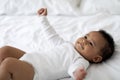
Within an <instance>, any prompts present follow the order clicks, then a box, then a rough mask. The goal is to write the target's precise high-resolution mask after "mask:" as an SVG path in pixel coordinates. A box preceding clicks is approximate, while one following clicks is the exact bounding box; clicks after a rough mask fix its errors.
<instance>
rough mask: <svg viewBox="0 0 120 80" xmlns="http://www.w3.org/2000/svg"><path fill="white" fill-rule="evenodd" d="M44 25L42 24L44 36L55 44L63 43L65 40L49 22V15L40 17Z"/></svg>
mask: <svg viewBox="0 0 120 80" xmlns="http://www.w3.org/2000/svg"><path fill="white" fill-rule="evenodd" d="M39 18H40V19H39V20H40V21H41V23H42V25H41V29H42V34H43V36H44V38H46V39H47V40H48V41H49V43H50V44H51V45H53V46H56V45H59V44H62V43H63V42H65V41H64V40H63V38H61V37H60V36H59V35H58V34H57V33H56V31H55V30H54V28H53V27H52V26H51V25H50V24H49V22H48V20H47V17H46V16H40V17H39Z"/></svg>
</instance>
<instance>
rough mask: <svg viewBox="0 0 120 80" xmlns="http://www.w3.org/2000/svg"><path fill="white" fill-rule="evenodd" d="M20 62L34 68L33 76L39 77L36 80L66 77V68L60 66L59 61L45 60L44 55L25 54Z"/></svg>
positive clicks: (53, 79) (54, 79)
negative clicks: (24, 62)
mask: <svg viewBox="0 0 120 80" xmlns="http://www.w3.org/2000/svg"><path fill="white" fill-rule="evenodd" d="M43 54H44V53H43ZM20 60H23V61H26V62H28V63H29V64H31V65H32V66H33V67H34V70H35V74H36V75H38V76H39V79H38V80H56V79H60V78H63V77H67V76H68V73H67V69H68V68H67V67H65V66H62V65H61V64H60V63H59V61H56V60H54V59H53V60H51V59H49V58H47V57H46V55H42V54H38V53H26V54H25V55H23V57H21V58H20Z"/></svg>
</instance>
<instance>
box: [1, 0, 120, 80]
mask: <svg viewBox="0 0 120 80" xmlns="http://www.w3.org/2000/svg"><path fill="white" fill-rule="evenodd" d="M41 7H46V8H47V9H48V16H47V17H48V20H49V22H50V24H51V25H52V26H53V27H54V28H55V30H56V31H57V33H58V34H59V35H60V36H61V37H63V38H64V39H65V40H68V41H71V42H73V43H74V41H75V40H76V39H77V38H78V37H80V36H83V35H85V34H86V33H88V32H89V31H92V30H99V29H103V30H106V31H107V32H108V33H110V34H111V35H112V36H113V38H114V41H115V45H116V49H115V53H114V55H113V56H112V57H111V58H110V59H109V60H108V61H106V62H103V63H101V64H92V65H91V66H90V67H89V68H88V70H87V75H86V77H85V79H84V80H120V67H119V66H120V9H119V8H120V1H119V0H99V1H98V0H74V1H73V0H31V1H30V0H4V1H3V0H0V47H2V46H4V45H10V46H14V47H17V48H19V49H22V50H24V51H26V52H28V53H29V52H34V51H37V52H39V51H40V50H43V49H44V50H46V49H47V48H45V44H44V38H43V37H42V34H41V28H40V25H42V23H40V22H39V19H38V16H37V15H36V11H37V10H38V9H39V8H41ZM59 80H73V79H72V78H70V77H69V78H63V79H59Z"/></svg>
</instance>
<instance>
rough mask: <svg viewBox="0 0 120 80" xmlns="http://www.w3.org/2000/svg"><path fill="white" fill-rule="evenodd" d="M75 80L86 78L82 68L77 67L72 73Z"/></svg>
mask: <svg viewBox="0 0 120 80" xmlns="http://www.w3.org/2000/svg"><path fill="white" fill-rule="evenodd" d="M73 75H74V78H75V80H83V79H84V78H85V76H86V71H85V69H84V68H81V67H78V68H77V69H76V70H75V71H74V72H73Z"/></svg>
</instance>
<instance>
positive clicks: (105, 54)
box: [98, 30, 115, 62]
mask: <svg viewBox="0 0 120 80" xmlns="http://www.w3.org/2000/svg"><path fill="white" fill-rule="evenodd" d="M98 32H100V34H101V35H102V36H103V37H104V39H105V40H106V41H107V43H106V45H105V46H104V48H102V49H101V52H102V54H101V56H102V58H103V59H102V61H101V62H103V61H106V60H107V59H109V58H110V57H111V56H112V55H113V53H114V51H115V43H114V40H113V38H112V36H111V35H110V34H108V33H107V32H106V31H104V30H99V31H98Z"/></svg>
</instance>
